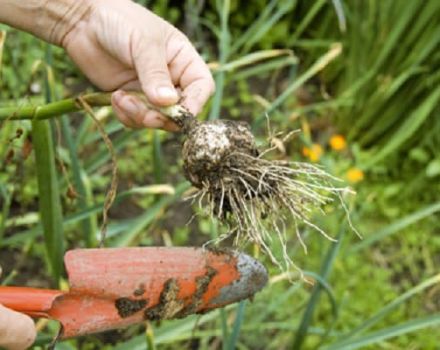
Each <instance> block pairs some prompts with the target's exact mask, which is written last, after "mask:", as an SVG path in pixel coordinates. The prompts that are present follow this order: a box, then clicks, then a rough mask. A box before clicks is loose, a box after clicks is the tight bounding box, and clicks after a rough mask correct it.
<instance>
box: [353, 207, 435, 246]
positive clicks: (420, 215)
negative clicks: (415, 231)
mask: <svg viewBox="0 0 440 350" xmlns="http://www.w3.org/2000/svg"><path fill="white" fill-rule="evenodd" d="M438 211H440V202H437V203H434V204H431V205H429V206H427V207H425V208H423V209H420V210H418V211H416V212H414V213H412V214H410V215H408V216H405V217H404V218H402V219H399V220H396V221H395V222H394V223H392V224H391V225H389V226H387V227H385V228H384V229H382V230H380V231H379V232H377V233H376V234H374V235H371V236H368V237H367V238H365V239H364V240H363V241H361V242H359V243H356V244H354V245H353V246H352V247H351V249H350V250H349V251H348V253H349V254H352V253H356V252H358V251H359V250H361V249H364V248H366V247H369V246H370V245H372V244H373V243H375V242H378V241H380V240H382V239H383V238H385V237H388V236H390V235H392V234H394V233H396V232H398V231H400V230H402V229H404V228H405V227H407V226H409V225H412V224H414V223H416V222H418V221H419V220H422V219H424V218H426V217H428V216H431V215H432V214H434V213H436V212H438Z"/></svg>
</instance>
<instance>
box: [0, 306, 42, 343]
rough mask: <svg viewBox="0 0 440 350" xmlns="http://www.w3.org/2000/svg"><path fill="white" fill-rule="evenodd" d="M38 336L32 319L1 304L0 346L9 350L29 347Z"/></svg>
mask: <svg viewBox="0 0 440 350" xmlns="http://www.w3.org/2000/svg"><path fill="white" fill-rule="evenodd" d="M35 337H36V330H35V326H34V322H33V321H32V319H31V318H30V317H28V316H26V315H24V314H21V313H19V312H16V311H13V310H10V309H8V308H5V307H4V306H3V305H0V347H4V348H6V349H8V350H22V349H27V348H28V347H30V346H31V345H32V343H33V342H34V340H35Z"/></svg>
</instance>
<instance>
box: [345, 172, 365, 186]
mask: <svg viewBox="0 0 440 350" xmlns="http://www.w3.org/2000/svg"><path fill="white" fill-rule="evenodd" d="M347 179H348V181H350V182H351V183H356V182H359V181H362V180H363V179H364V172H363V171H362V170H361V169H358V168H350V169H348V171H347Z"/></svg>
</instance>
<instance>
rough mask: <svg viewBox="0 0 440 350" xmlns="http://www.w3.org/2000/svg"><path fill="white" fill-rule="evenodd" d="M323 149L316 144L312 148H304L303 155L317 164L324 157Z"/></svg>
mask: <svg viewBox="0 0 440 350" xmlns="http://www.w3.org/2000/svg"><path fill="white" fill-rule="evenodd" d="M322 152H323V151H322V147H321V146H320V145H318V144H317V143H314V144H313V145H312V147H305V146H304V147H303V149H302V154H303V156H304V157H308V158H309V159H310V160H311V161H312V162H317V161H318V160H319V159H320V158H321V156H322Z"/></svg>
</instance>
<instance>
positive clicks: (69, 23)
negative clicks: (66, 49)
mask: <svg viewBox="0 0 440 350" xmlns="http://www.w3.org/2000/svg"><path fill="white" fill-rule="evenodd" d="M1 7H2V11H1V13H0V22H2V23H5V24H8V25H10V26H12V27H15V28H17V29H21V30H24V31H26V32H29V33H31V34H33V35H35V36H37V37H39V38H40V39H43V40H45V41H47V42H49V43H52V44H55V45H61V43H62V41H63V38H64V37H65V36H66V35H67V34H68V33H69V32H70V31H71V30H72V29H73V28H74V27H75V26H76V25H77V24H78V23H79V22H80V21H82V20H83V19H84V18H86V17H87V15H88V13H89V12H90V10H91V7H92V6H91V1H90V0H55V1H54V0H26V1H23V0H2V1H1Z"/></svg>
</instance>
